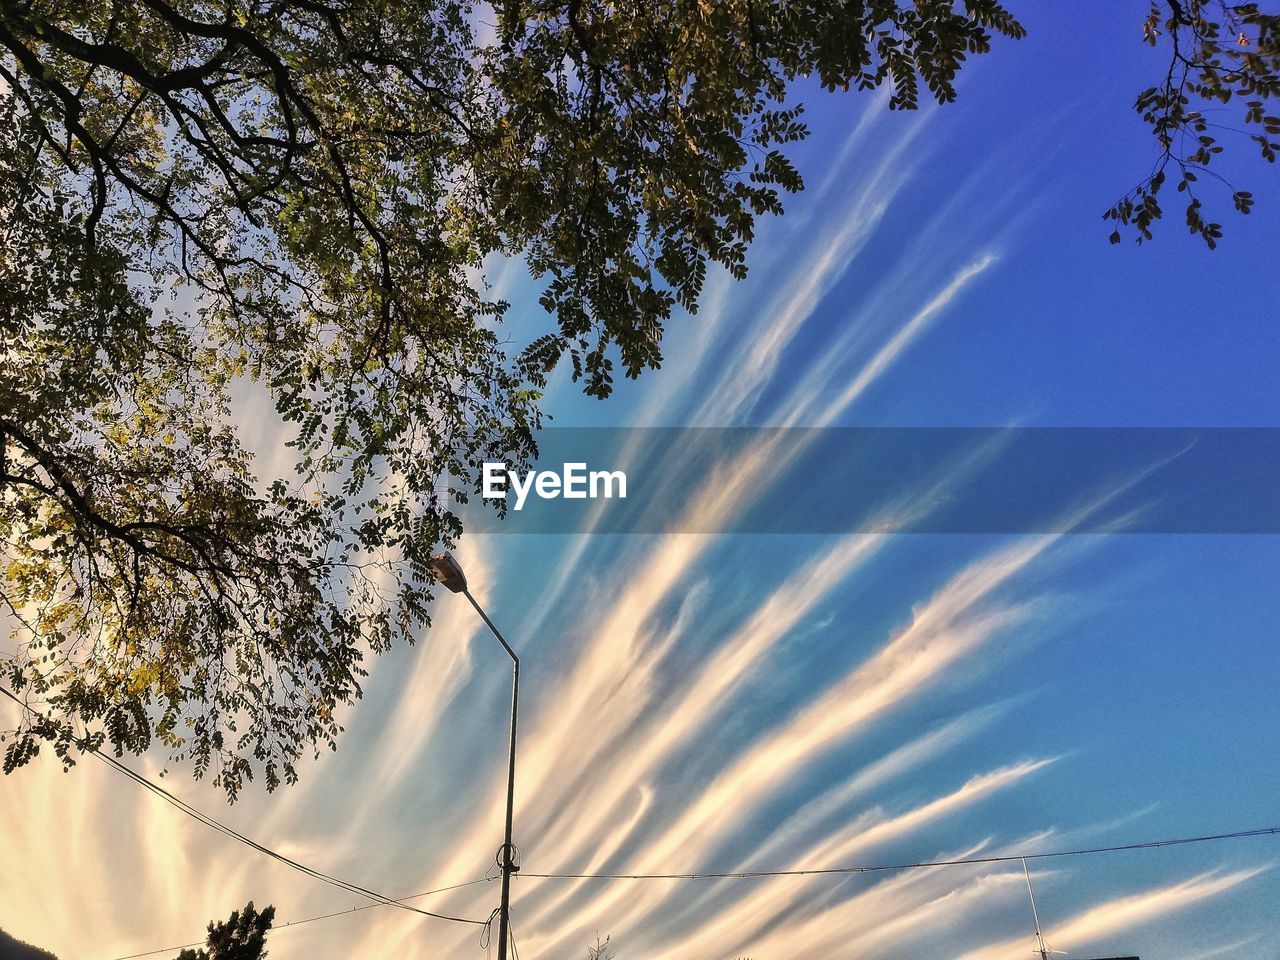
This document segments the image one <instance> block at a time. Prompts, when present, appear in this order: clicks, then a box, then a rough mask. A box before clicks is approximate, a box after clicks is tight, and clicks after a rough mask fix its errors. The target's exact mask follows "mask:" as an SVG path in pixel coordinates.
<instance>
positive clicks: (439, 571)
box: [428, 553, 520, 960]
mask: <svg viewBox="0 0 1280 960" xmlns="http://www.w3.org/2000/svg"><path fill="white" fill-rule="evenodd" d="M428 566H429V568H430V570H431V573H432V574H433V575H434V576H435V578H436V580H437V581H438V582H439V583H441V584H443V585H444V587H445V588H446V589H448V590H450V591H452V592H453V593H460V594H462V595H463V596H464V597H466V598H467V600H468V601H470V603H471V606H473V607H475V610H476V613H478V614H480V619H481V620H483V621H484V623H485V626H487V627H488V628H489V632H490V633H492V634H493V635H494V637H496V638H497V640H498V642H499V643H500V644H502V649H503V650H505V651H507V656H509V657H510V658H511V663H512V665H513V668H514V669H513V671H512V677H511V740H510V746H509V750H508V757H507V827H506V834H505V837H504V839H503V841H502V849H501V850H500V851H499V857H500V858H501V859H500V861H499V864H498V865H499V866H500V867H501V868H502V906H501V907H499V910H498V960H507V944H508V943H509V942H510V937H511V875H512V874H513V873H515V872H516V871H517V870H519V869H520V868H519V867H517V866H516V865H515V861H514V855H515V848H514V847H513V846H512V844H511V821H512V816H513V814H514V811H515V799H516V714H517V711H518V709H519V706H520V658H519V657H518V656H516V652H515V651H514V650H512V649H511V644H509V643H507V641H506V638H505V637H503V636H502V634H501V632H499V630H498V628H497V627H495V626H494V625H493V621H492V620H490V619H489V615H488V614H487V613H485V612H484V610H483V609H482V608H481V606H480V604H478V603H476V598H475V597H473V596H472V595H471V591H470V590H468V589H467V577H466V574H464V573H463V572H462V567H461V566H459V565H458V561H457V560H455V559H454V558H453V554H451V553H440V554H436V555H435V556H433V557H432V558H431V561H430V563H429V564H428Z"/></svg>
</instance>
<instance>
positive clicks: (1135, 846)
mask: <svg viewBox="0 0 1280 960" xmlns="http://www.w3.org/2000/svg"><path fill="white" fill-rule="evenodd" d="M1276 834H1280V827H1261V828H1259V829H1257V830H1237V831H1235V832H1233V833H1215V834H1210V835H1208V836H1203V837H1179V838H1177V839H1174V840H1148V841H1146V842H1144V843H1125V844H1120V845H1118V846H1113V847H1089V848H1086V849H1082V850H1056V851H1053V852H1051V853H1013V854H1009V855H1007V856H996V857H967V858H965V859H963V860H923V861H920V862H918V863H889V864H875V865H869V866H856V867H826V868H815V869H811V870H740V871H737V872H735V873H526V872H525V871H523V870H522V871H521V872H520V873H517V874H515V876H516V877H517V878H521V877H523V878H526V879H536V880H754V879H756V878H759V877H817V876H831V875H845V874H851V873H886V872H891V871H898V870H918V869H921V868H924V867H958V866H966V865H970V864H982V863H1008V862H1010V861H1015V860H1047V859H1049V858H1051V857H1082V856H1090V855H1092V854H1097V853H1118V852H1120V851H1124V850H1154V849H1155V848H1157V847H1176V846H1183V845H1185V844H1189V843H1210V842H1213V841H1217V840H1238V839H1240V838H1243V837H1266V836H1274V835H1276Z"/></svg>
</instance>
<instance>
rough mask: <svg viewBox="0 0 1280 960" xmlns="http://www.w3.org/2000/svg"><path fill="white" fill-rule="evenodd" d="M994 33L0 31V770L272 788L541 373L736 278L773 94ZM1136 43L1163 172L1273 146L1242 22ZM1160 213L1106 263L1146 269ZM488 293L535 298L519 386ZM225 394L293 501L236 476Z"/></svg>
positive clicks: (515, 25)
mask: <svg viewBox="0 0 1280 960" xmlns="http://www.w3.org/2000/svg"><path fill="white" fill-rule="evenodd" d="M1006 7H1007V4H1005V3H1001V2H997V0H965V2H963V3H958V2H954V0H915V2H910V3H904V2H897V0H863V2H859V3H853V4H850V3H845V2H834V0H807V2H790V0H788V2H780V0H722V2H714V3H712V2H703V0H698V2H692V3H681V2H656V3H647V4H637V3H618V2H609V3H604V2H597V0H506V2H501V3H498V4H496V5H495V6H493V7H488V6H475V7H473V6H471V5H469V4H466V3H460V2H453V0H395V2H391V0H105V2H101V3H94V4H84V3H77V2H72V0H0V117H2V119H0V239H2V244H3V246H2V249H0V356H2V357H3V367H2V368H0V537H3V540H4V542H5V546H4V551H5V563H4V567H3V569H2V570H0V609H3V610H4V611H5V612H6V613H7V615H8V616H9V618H10V619H11V620H12V621H14V623H15V624H16V627H15V631H14V634H13V638H14V642H15V643H16V648H15V650H14V651H13V652H12V653H11V655H9V656H6V657H4V658H3V659H0V669H2V670H3V674H4V679H5V680H7V682H8V684H9V685H10V686H11V687H12V688H14V689H15V690H16V691H17V692H18V693H19V695H20V696H22V697H25V698H27V699H28V700H29V702H31V703H32V705H33V708H36V709H33V711H32V712H31V713H29V714H27V715H26V716H25V717H24V718H23V720H22V721H21V726H20V727H19V728H18V729H17V730H16V731H12V732H11V736H10V737H9V743H8V745H7V748H6V751H5V757H4V769H5V771H6V772H8V771H11V770H12V769H14V768H15V767H18V766H21V765H22V764H23V763H25V762H27V761H28V760H29V759H30V758H31V757H32V756H34V755H35V753H36V752H37V751H38V750H39V749H40V746H41V744H42V743H47V744H51V745H52V747H53V748H54V749H55V750H56V752H57V754H58V755H59V756H60V757H61V758H62V759H63V761H64V762H65V763H68V764H70V763H72V762H74V758H75V755H76V754H77V752H78V751H82V750H95V749H99V748H104V747H105V748H110V749H113V750H114V751H115V752H116V753H117V755H121V754H122V753H123V752H125V751H134V752H141V751H143V750H145V749H147V748H148V747H149V746H151V745H152V744H153V743H155V742H157V741H159V742H160V743H161V744H163V745H164V746H166V747H167V748H168V749H169V750H170V751H171V752H172V754H173V755H174V756H175V757H177V758H189V759H190V760H191V761H192V762H193V766H194V769H195V771H196V773H197V775H204V774H206V773H210V774H211V775H212V776H213V777H214V779H215V781H216V782H217V783H219V784H220V785H221V786H223V787H224V788H225V789H226V791H227V793H228V794H229V795H230V796H231V797H232V798H234V796H235V794H236V792H237V791H238V790H239V789H240V788H241V786H242V785H243V783H244V782H245V781H246V780H247V779H249V778H251V777H253V776H255V775H259V776H261V777H262V778H263V779H264V780H265V783H266V785H267V786H268V788H274V787H275V786H276V785H278V784H279V783H280V782H282V781H284V782H288V781H292V780H294V779H295V778H296V776H297V768H296V762H297V760H298V759H299V758H300V757H301V756H303V755H304V754H306V753H308V752H310V751H312V750H318V749H320V748H321V747H324V746H331V745H332V744H333V743H334V739H335V737H336V736H337V734H338V732H339V729H340V727H339V723H338V719H337V715H336V711H337V710H338V708H339V707H340V705H341V704H343V703H346V702H349V701H350V700H351V699H353V698H354V697H356V696H358V695H359V690H360V687H359V684H360V679H361V677H362V675H363V672H364V668H363V666H362V664H363V662H364V657H365V655H366V654H367V653H368V652H370V651H372V652H378V651H382V650H385V649H386V648H387V647H388V646H389V645H390V644H392V643H393V642H395V641H396V640H397V639H405V640H409V641H412V639H413V638H414V636H415V634H416V633H417V632H418V631H419V630H420V629H421V627H422V626H423V625H425V624H426V623H427V621H428V615H427V602H428V600H429V598H430V587H431V583H430V575H429V573H428V570H427V565H426V562H427V559H428V557H429V555H430V554H431V552H432V551H433V550H434V549H436V548H437V546H438V545H439V544H440V543H442V542H445V543H447V542H451V541H452V540H453V539H455V538H456V537H457V535H458V534H459V532H460V526H459V521H458V519H457V517H456V516H455V515H454V514H453V513H452V512H451V511H450V509H449V504H450V502H451V498H452V499H454V500H461V499H465V497H466V495H467V493H468V492H470V491H472V490H474V489H475V484H476V477H477V473H478V467H479V464H480V463H481V462H483V461H485V460H506V461H509V462H514V463H520V462H522V461H524V460H526V459H527V458H528V457H529V455H530V454H531V453H532V452H533V451H534V450H535V439H536V431H537V429H538V426H539V423H540V407H539V401H540V396H541V392H542V390H543V388H544V387H545V386H546V383H547V378H548V377H549V376H550V375H551V373H552V371H553V370H554V369H555V368H556V367H557V366H558V365H561V363H562V361H563V365H564V366H566V367H567V368H568V370H569V373H570V375H571V376H572V377H573V378H574V379H575V380H577V381H580V382H581V384H582V387H583V389H584V390H585V391H586V392H587V393H588V394H590V395H593V396H598V397H604V396H607V395H608V394H609V392H610V390H611V389H612V384H613V380H614V377H615V374H617V373H619V372H620V373H622V374H624V375H626V376H627V377H635V376H638V375H639V374H640V373H641V372H642V371H643V370H645V369H649V368H654V367H657V366H658V365H659V363H660V362H661V348H662V336H663V329H664V324H666V323H667V322H668V321H669V319H670V318H671V317H672V315H673V311H674V310H676V309H677V308H681V309H683V310H686V311H689V312H693V311H695V310H696V308H697V304H698V300H699V297H700V294H701V290H702V286H703V282H704V279H705V277H706V275H707V270H708V268H709V266H710V265H713V264H718V265H720V266H721V267H723V268H725V269H727V270H728V271H729V272H730V273H731V274H732V275H734V276H736V277H741V276H743V275H744V274H745V272H746V257H747V250H748V247H749V245H750V243H751V241H752V238H753V235H754V231H755V226H756V222H757V220H758V218H760V217H761V216H765V215H775V214H778V213H781V211H782V197H783V195H784V194H786V193H788V192H794V191H797V190H799V189H801V188H802V186H803V182H802V179H801V176H800V174H799V172H798V171H797V170H796V169H795V167H794V166H793V165H792V162H791V161H790V159H789V158H788V156H787V148H788V145H790V144H793V143H795V142H796V141H799V140H801V139H803V138H804V137H805V136H806V134H807V129H806V127H805V123H804V115H803V105H802V104H801V103H799V102H797V101H796V100H795V87H796V85H797V83H798V82H800V81H803V80H807V79H815V80H816V81H818V82H819V83H820V84H821V85H822V86H823V87H825V88H826V89H828V90H830V91H865V90H871V89H875V88H878V87H882V86H886V85H887V86H888V87H889V88H890V95H889V98H888V105H889V107H890V108H891V109H912V108H914V107H916V106H917V105H918V104H919V102H920V101H921V100H922V99H933V100H937V101H939V102H948V101H951V100H954V99H955V97H956V88H955V81H956V77H957V75H958V72H959V70H960V69H961V68H962V66H963V65H964V64H965V63H966V62H967V61H968V60H969V59H970V58H971V57H974V56H977V55H981V54H985V53H987V52H988V51H989V50H990V49H991V46H992V43H993V41H994V39H995V37H996V36H998V35H1003V36H1005V37H1010V38H1018V37H1020V36H1022V35H1023V32H1024V31H1023V28H1022V27H1021V26H1020V25H1019V23H1018V22H1017V21H1016V20H1015V18H1014V16H1013V15H1012V13H1011V12H1010V11H1009V10H1008V9H1006ZM1153 9H1154V12H1153V18H1154V19H1153V20H1152V21H1149V23H1148V30H1149V35H1150V36H1151V37H1152V38H1153V39H1154V38H1156V37H1167V38H1172V39H1173V41H1174V44H1175V46H1174V64H1175V67H1177V65H1178V64H1181V67H1178V68H1177V70H1176V71H1175V72H1174V73H1171V75H1170V80H1169V81H1167V82H1166V83H1165V84H1163V85H1161V86H1160V87H1158V88H1156V91H1157V92H1156V94H1155V95H1154V96H1152V95H1144V99H1142V100H1140V101H1139V109H1140V110H1144V111H1146V114H1145V115H1147V116H1148V122H1151V123H1152V124H1153V126H1154V127H1155V128H1156V132H1157V136H1158V137H1160V138H1161V140H1160V142H1161V143H1165V141H1166V139H1167V140H1168V143H1167V144H1166V146H1165V149H1166V152H1167V162H1172V163H1176V164H1178V165H1179V168H1180V169H1182V170H1183V171H1184V172H1185V171H1186V170H1187V169H1191V170H1192V172H1193V173H1194V170H1195V169H1196V168H1197V164H1199V165H1201V166H1207V164H1208V162H1209V160H1210V159H1211V158H1212V156H1213V152H1214V149H1215V147H1214V145H1207V146H1206V147H1205V149H1207V150H1208V151H1209V152H1208V154H1202V153H1199V152H1197V153H1193V154H1190V155H1183V154H1181V153H1179V152H1178V151H1179V150H1180V149H1181V144H1182V143H1183V140H1182V138H1180V137H1175V136H1173V134H1172V131H1176V130H1179V129H1181V128H1182V127H1186V126H1188V125H1190V126H1191V127H1192V128H1194V127H1195V126H1196V125H1197V124H1198V123H1199V122H1200V119H1199V118H1198V117H1197V115H1196V114H1195V112H1194V111H1193V110H1190V109H1189V108H1188V107H1187V104H1188V103H1190V102H1191V98H1193V97H1200V98H1210V99H1217V100H1221V99H1222V98H1223V97H1224V96H1227V97H1229V96H1230V95H1232V94H1246V93H1247V94H1249V95H1250V96H1251V97H1252V98H1254V99H1253V100H1251V101H1250V103H1249V106H1248V107H1247V110H1248V111H1249V117H1248V119H1249V121H1250V122H1253V123H1255V124H1256V125H1258V126H1259V129H1260V130H1261V131H1262V134H1263V138H1264V140H1265V139H1266V137H1267V136H1269V135H1271V134H1274V133H1275V132H1276V129H1275V120H1274V118H1272V117H1270V116H1269V115H1267V114H1266V113H1265V111H1261V110H1260V108H1258V107H1256V106H1254V105H1253V103H1254V101H1255V100H1256V101H1257V102H1258V103H1261V102H1262V101H1265V100H1266V99H1268V98H1271V97H1274V96H1275V94H1276V92H1277V88H1276V81H1275V64H1276V35H1277V34H1276V26H1277V22H1276V21H1277V18H1275V17H1268V16H1264V15H1263V14H1260V13H1258V12H1257V9H1256V6H1255V5H1251V4H1246V5H1239V6H1233V7H1227V6H1222V5H1221V4H1218V5H1211V4H1209V3H1199V2H1196V3H1192V2H1190V0H1184V2H1182V3H1178V2H1175V0H1170V2H1169V4H1168V7H1167V9H1166V8H1163V7H1159V8H1153ZM1162 11H1163V13H1162ZM1237 29H1238V30H1239V32H1240V36H1239V37H1237V38H1236V39H1235V40H1233V41H1232V43H1234V44H1236V46H1230V45H1229V44H1227V42H1226V39H1225V38H1227V37H1228V36H1230V35H1234V33H1235V32H1236V31H1237ZM1186 37H1193V38H1194V41H1190V40H1184V39H1183V38H1186ZM1245 41H1247V43H1245ZM1246 48H1247V49H1246ZM1184 101H1185V102H1184ZM1275 147H1276V145H1275V144H1270V145H1269V146H1267V147H1266V148H1265V149H1264V153H1265V152H1267V151H1272V155H1273V152H1274V149H1275ZM1166 165H1167V163H1166ZM1188 165H1190V166H1188ZM1162 170H1163V168H1161V171H1162ZM1162 176H1163V173H1162V172H1161V173H1160V174H1159V176H1153V177H1152V178H1151V179H1149V180H1147V181H1145V183H1144V184H1143V185H1142V186H1141V187H1139V189H1138V191H1137V192H1135V193H1134V194H1132V195H1130V196H1129V197H1127V198H1125V199H1124V200H1122V201H1121V203H1120V204H1118V205H1117V208H1116V210H1115V211H1113V213H1114V214H1115V218H1116V219H1118V220H1119V221H1120V223H1121V224H1128V225H1131V226H1133V227H1135V228H1136V229H1137V230H1139V231H1140V232H1141V233H1142V235H1143V236H1147V235H1149V228H1150V226H1151V223H1152V222H1153V220H1154V219H1155V218H1157V217H1158V216H1159V213H1160V211H1159V207H1158V203H1157V204H1156V205H1155V206H1154V207H1153V206H1152V202H1153V198H1154V197H1155V195H1156V194H1157V193H1158V191H1159V189H1160V185H1161V182H1162V180H1161V179H1160V177H1162ZM1233 192H1234V196H1235V202H1236V205H1237V206H1238V207H1240V208H1241V209H1247V206H1248V200H1249V199H1250V198H1249V197H1248V195H1247V194H1242V193H1241V192H1239V191H1233ZM1215 226H1216V225H1215ZM1200 232H1201V233H1202V234H1203V235H1204V236H1205V238H1206V239H1207V240H1210V241H1212V240H1213V235H1212V234H1213V231H1211V230H1210V231H1200ZM493 256H509V257H517V258H522V259H523V260H524V261H525V262H526V263H527V264H528V267H529V270H530V271H531V273H532V275H533V276H534V277H535V278H539V279H540V280H541V282H542V295H541V305H542V307H543V308H545V310H546V311H547V313H548V314H549V316H550V320H549V323H548V332H547V333H546V335H545V336H541V337H539V338H537V339H536V340H534V342H533V343H531V344H529V345H528V346H527V347H526V348H523V349H517V348H515V347H512V346H511V345H510V344H508V343H507V342H506V340H505V339H504V337H503V335H502V332H501V331H502V326H501V321H502V318H503V315H504V313H505V311H506V309H507V304H505V303H502V302H499V301H496V300H494V299H493V298H492V296H491V295H490V294H489V292H488V290H487V288H486V287H485V285H484V283H483V281H482V280H481V279H480V277H481V276H482V268H483V265H484V264H485V262H486V261H487V259H488V258H490V257H493ZM254 392H256V394H258V395H263V396H265V397H267V398H269V401H270V403H272V404H273V405H274V408H275V411H276V413H277V414H278V416H279V417H280V418H281V419H282V420H283V421H284V422H285V423H286V424H287V425H288V426H289V428H290V429H291V430H292V439H291V441H290V443H291V447H292V453H293V455H294V456H295V458H296V464H288V465H285V466H283V467H280V466H275V465H270V464H260V463H254V462H253V460H252V458H251V456H250V455H249V453H248V452H247V450H246V445H245V443H244V436H243V433H242V430H241V429H240V426H239V425H238V424H237V421H236V418H235V416H233V409H232V404H233V402H235V400H236V398H237V397H243V396H244V395H245V394H246V393H254Z"/></svg>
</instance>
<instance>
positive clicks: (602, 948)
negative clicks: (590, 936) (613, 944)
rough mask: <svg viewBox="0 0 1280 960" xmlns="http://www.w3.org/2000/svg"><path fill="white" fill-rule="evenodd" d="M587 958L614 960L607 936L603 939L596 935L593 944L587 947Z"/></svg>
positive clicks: (591, 959) (592, 959)
mask: <svg viewBox="0 0 1280 960" xmlns="http://www.w3.org/2000/svg"><path fill="white" fill-rule="evenodd" d="M587 960H614V954H613V951H611V950H610V949H609V938H608V937H605V938H604V939H603V940H601V939H600V937H599V936H597V937H596V942H595V946H590V947H587Z"/></svg>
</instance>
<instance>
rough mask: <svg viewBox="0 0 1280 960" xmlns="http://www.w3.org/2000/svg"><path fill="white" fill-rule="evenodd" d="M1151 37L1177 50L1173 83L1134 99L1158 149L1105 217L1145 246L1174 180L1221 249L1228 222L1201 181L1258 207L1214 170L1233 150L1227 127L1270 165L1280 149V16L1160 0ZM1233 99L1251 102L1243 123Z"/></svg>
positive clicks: (1206, 0) (1190, 223)
mask: <svg viewBox="0 0 1280 960" xmlns="http://www.w3.org/2000/svg"><path fill="white" fill-rule="evenodd" d="M1143 39H1144V40H1145V41H1146V42H1147V43H1148V44H1150V45H1151V46H1153V47H1154V46H1157V45H1158V44H1161V43H1163V42H1166V39H1167V42H1168V44H1169V46H1170V48H1171V49H1170V61H1169V68H1168V71H1167V73H1166V74H1165V76H1164V78H1163V80H1162V81H1161V82H1160V83H1158V84H1156V85H1155V86H1152V87H1148V88H1147V89H1145V90H1143V91H1142V93H1140V94H1139V95H1138V99H1137V101H1136V102H1135V104H1134V109H1135V110H1137V112H1138V113H1139V114H1140V115H1141V117H1142V119H1143V122H1144V123H1146V124H1147V125H1148V126H1149V127H1150V128H1151V131H1152V133H1153V134H1154V136H1155V140H1156V143H1157V146H1158V153H1157V159H1156V162H1155V165H1154V167H1153V169H1152V172H1151V173H1150V174H1149V175H1148V176H1147V177H1146V178H1145V179H1144V180H1143V181H1142V182H1141V183H1139V184H1138V185H1137V186H1136V187H1134V188H1133V190H1131V191H1130V192H1129V193H1127V194H1126V195H1125V196H1124V197H1122V198H1121V199H1120V200H1118V201H1117V202H1116V203H1115V205H1114V206H1112V207H1111V208H1110V209H1109V210H1108V211H1107V212H1106V213H1105V214H1104V215H1103V217H1104V219H1106V220H1110V221H1114V222H1115V224H1116V229H1115V230H1114V231H1113V232H1112V234H1111V242H1112V243H1119V242H1120V240H1121V230H1123V229H1126V228H1127V229H1128V230H1129V231H1132V232H1133V233H1134V234H1135V235H1136V239H1137V241H1138V242H1139V243H1142V242H1143V241H1145V240H1150V239H1151V237H1152V232H1151V231H1152V226H1153V224H1154V223H1155V222H1156V221H1157V220H1159V219H1160V218H1161V217H1162V216H1163V215H1164V208H1163V206H1162V198H1161V191H1162V190H1163V189H1164V187H1165V186H1166V184H1168V183H1174V184H1175V190H1176V192H1178V193H1182V194H1185V195H1186V206H1185V214H1186V224H1187V229H1188V230H1189V231H1190V232H1191V233H1192V234H1194V235H1196V236H1199V237H1200V238H1201V239H1202V240H1203V241H1204V243H1205V244H1206V245H1207V246H1208V247H1209V248H1210V249H1213V248H1214V247H1216V246H1217V243H1218V240H1219V239H1220V238H1221V237H1222V224H1221V223H1219V222H1216V221H1214V220H1211V219H1209V218H1208V217H1207V216H1206V213H1205V207H1204V199H1203V197H1202V196H1201V194H1200V189H1199V188H1200V183H1201V179H1202V178H1205V179H1208V180H1210V181H1216V182H1217V183H1218V184H1220V185H1221V186H1222V187H1225V189H1226V190H1227V191H1228V192H1229V193H1230V196H1231V202H1232V205H1233V206H1234V208H1235V209H1236V210H1237V211H1238V212H1240V213H1244V214H1247V213H1249V212H1250V211H1251V210H1252V208H1253V194H1252V193H1250V192H1249V191H1247V190H1240V189H1238V188H1237V187H1235V186H1234V185H1233V184H1232V183H1231V182H1230V181H1229V180H1227V178H1226V177H1224V176H1223V175H1222V174H1221V173H1219V171H1218V169H1217V168H1216V167H1215V166H1213V164H1214V163H1215V161H1217V160H1218V159H1219V156H1220V155H1221V154H1222V153H1223V152H1224V149H1225V147H1224V146H1223V144H1222V143H1221V142H1220V138H1221V136H1222V134H1223V132H1224V131H1225V132H1227V133H1234V134H1237V135H1239V136H1244V137H1247V138H1248V139H1249V140H1250V141H1252V142H1253V143H1254V144H1255V145H1256V146H1257V148H1258V150H1259V153H1260V155H1261V157H1262V159H1264V160H1265V161H1267V162H1268V163H1274V162H1275V159H1276V153H1277V151H1280V117H1277V116H1276V115H1275V114H1274V113H1273V112H1269V111H1270V110H1271V109H1272V108H1270V107H1269V106H1268V104H1269V103H1272V102H1274V101H1276V100H1277V99H1280V13H1268V12H1264V11H1263V10H1262V9H1261V8H1260V6H1259V4H1257V3H1240V4H1228V3H1225V2H1223V0H1166V2H1163V3H1161V2H1154V3H1152V4H1151V10H1150V13H1149V14H1148V16H1147V19H1146V21H1145V23H1144V24H1143ZM1233 103H1234V104H1242V105H1243V111H1236V112H1237V113H1238V114H1239V115H1240V119H1241V121H1242V122H1243V124H1244V127H1243V129H1239V128H1233V127H1231V126H1230V125H1229V124H1227V123H1224V122H1223V119H1224V116H1223V115H1224V113H1225V111H1226V108H1227V107H1229V106H1230V105H1232V104H1233Z"/></svg>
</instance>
